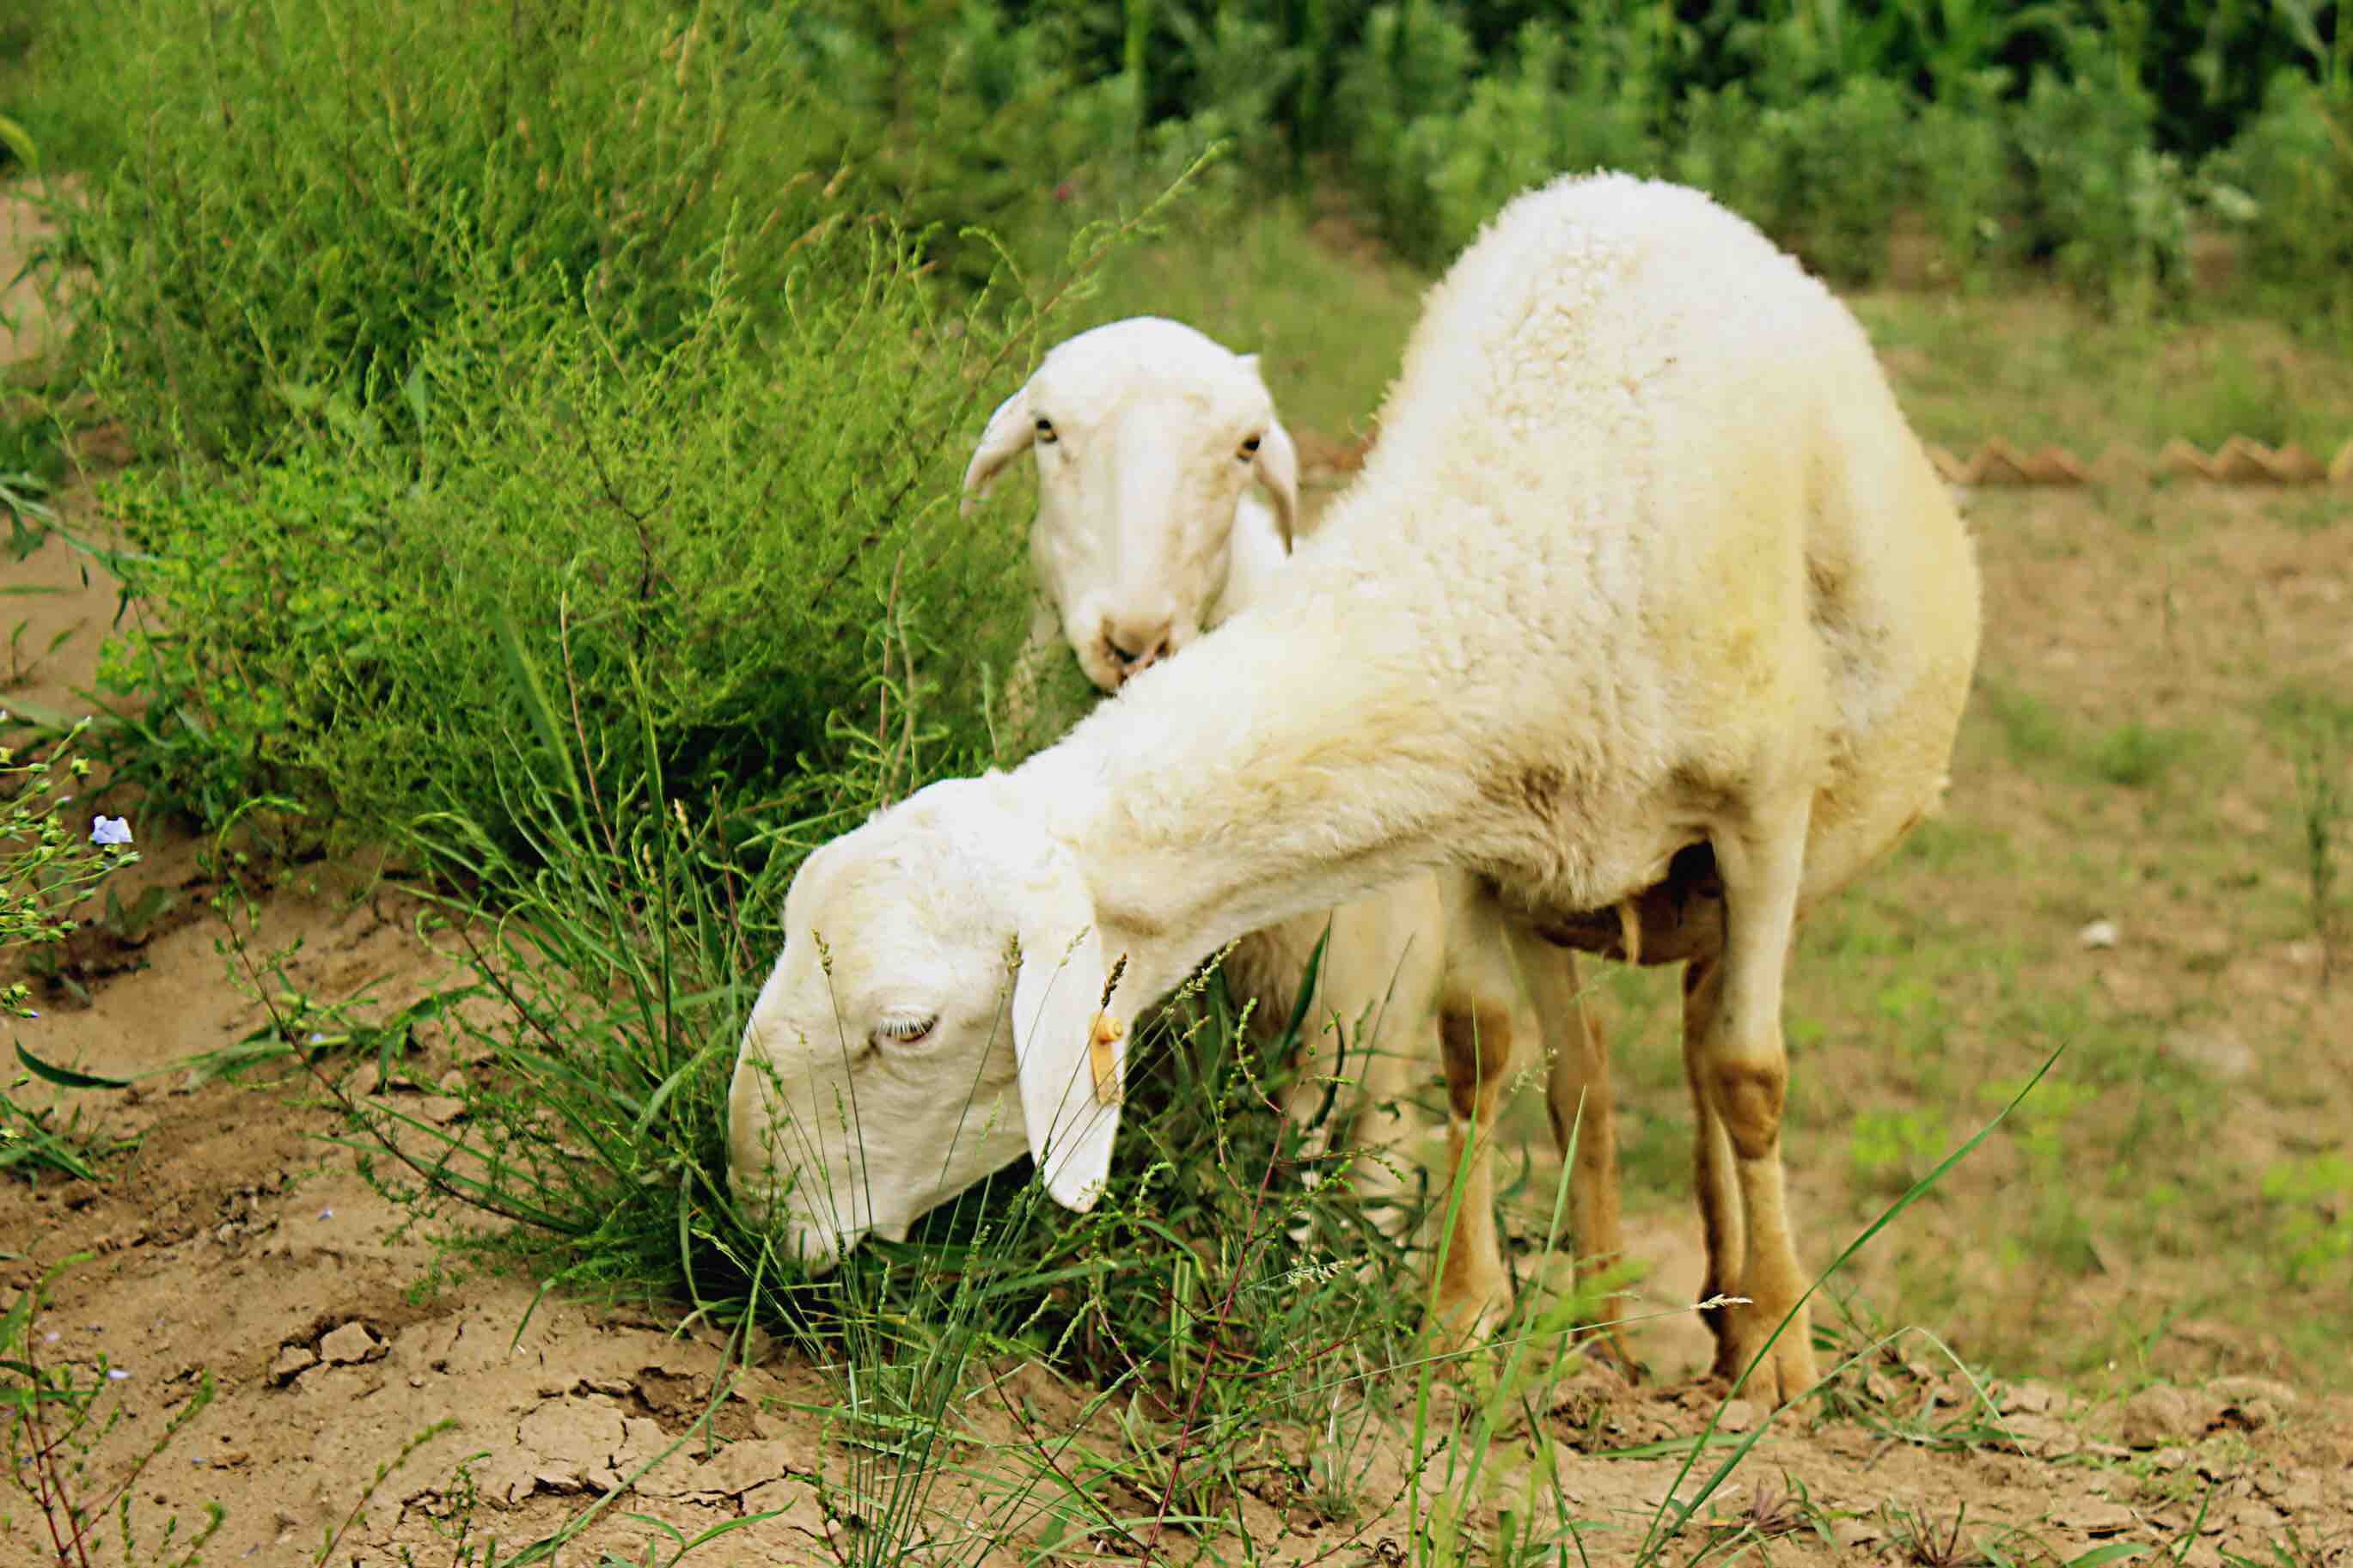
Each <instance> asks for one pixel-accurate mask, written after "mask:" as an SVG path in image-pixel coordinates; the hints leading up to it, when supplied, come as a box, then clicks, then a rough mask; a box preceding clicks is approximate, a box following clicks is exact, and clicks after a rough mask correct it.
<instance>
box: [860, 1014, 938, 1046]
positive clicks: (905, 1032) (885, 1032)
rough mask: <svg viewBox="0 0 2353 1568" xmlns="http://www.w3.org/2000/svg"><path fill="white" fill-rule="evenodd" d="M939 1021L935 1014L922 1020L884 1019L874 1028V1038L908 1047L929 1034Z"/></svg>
mask: <svg viewBox="0 0 2353 1568" xmlns="http://www.w3.org/2000/svg"><path fill="white" fill-rule="evenodd" d="M939 1021H940V1020H939V1016H938V1015H936V1014H934V1015H931V1016H926V1017H922V1018H885V1019H883V1020H882V1021H881V1023H879V1024H877V1025H875V1026H874V1037H875V1038H877V1039H881V1040H896V1041H898V1042H899V1043H900V1044H901V1045H908V1044H911V1043H913V1041H916V1040H920V1039H922V1038H923V1037H924V1036H926V1035H928V1034H930V1033H931V1032H932V1028H933V1026H934V1025H936V1024H937V1023H938V1022H939Z"/></svg>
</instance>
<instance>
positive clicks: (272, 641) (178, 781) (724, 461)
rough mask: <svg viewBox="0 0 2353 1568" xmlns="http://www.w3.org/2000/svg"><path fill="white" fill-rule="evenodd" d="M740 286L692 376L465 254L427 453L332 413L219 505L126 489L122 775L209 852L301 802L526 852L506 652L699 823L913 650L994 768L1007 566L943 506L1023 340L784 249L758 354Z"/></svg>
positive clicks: (819, 732) (197, 494)
mask: <svg viewBox="0 0 2353 1568" xmlns="http://www.w3.org/2000/svg"><path fill="white" fill-rule="evenodd" d="M453 243H458V242H453ZM737 254H738V250H737V247H734V246H733V245H730V244H727V243H724V242H723V243H721V244H720V245H719V246H717V247H714V248H713V250H712V253H711V254H710V255H709V256H707V257H705V258H702V259H701V261H700V263H699V265H698V271H699V272H700V273H701V274H702V276H704V277H705V279H706V282H705V285H704V287H705V289H706V295H705V298H704V300H703V301H702V303H701V304H699V305H696V306H694V307H692V308H691V309H690V310H686V311H685V312H684V315H683V320H682V323H681V333H680V341H679V342H677V343H676V345H675V346H673V347H671V348H670V349H668V350H666V351H663V352H659V353H656V352H653V351H650V350H648V349H644V348H640V349H638V351H636V352H634V353H623V352H622V351H621V350H620V349H619V347H618V346H617V342H616V341H615V338H614V336H613V335H612V334H611V333H609V332H608V331H607V330H606V325H605V321H604V320H603V318H602V317H601V316H600V314H599V313H598V312H596V311H594V310H587V309H585V308H577V307H567V306H565V305H562V304H560V303H552V302H551V301H550V298H549V296H548V295H547V293H546V292H545V291H544V290H542V289H534V288H533V287H531V285H530V283H529V282H528V280H526V281H524V282H522V283H520V284H512V283H510V282H508V281H506V280H505V279H503V277H502V274H503V273H504V271H505V263H504V258H503V257H501V256H499V255H497V254H495V253H491V254H485V253H484V250H483V249H482V248H480V247H478V248H476V249H475V250H474V252H473V253H472V260H471V261H470V262H467V261H462V260H461V261H456V262H452V263H450V264H449V265H450V270H451V274H452V276H453V277H458V278H460V279H469V280H470V283H469V288H470V292H469V293H467V294H465V295H463V296H461V298H460V299H459V301H458V302H457V303H456V305H455V306H454V307H453V309H452V310H450V312H448V316H447V317H446V318H445V320H444V321H443V322H442V324H441V329H440V331H438V333H437V334H436V335H435V337H434V338H433V340H432V341H431V342H429V343H427V344H425V345H421V346H420V348H419V350H418V351H417V366H416V369H415V371H414V373H413V374H412V375H411V377H410V378H409V380H408V381H407V382H406V384H404V387H403V389H402V402H403V405H404V406H403V411H402V413H401V415H400V416H399V417H400V419H401V420H402V421H403V422H404V423H405V424H406V425H407V426H410V427H411V428H412V429H413V430H414V432H415V434H414V435H413V437H411V439H410V440H408V441H406V442H396V441H395V440H393V439H392V438H391V437H390V436H389V435H388V434H387V431H386V427H387V426H388V425H389V424H390V423H391V421H390V420H388V419H384V418H379V417H378V416H376V415H375V414H374V413H372V412H370V411H368V410H366V409H364V408H361V407H359V406H357V405H354V404H353V403H351V402H349V401H346V400H343V399H342V398H341V397H340V395H336V396H332V397H328V398H324V399H322V400H320V402H319V404H318V406H317V410H316V412H315V413H311V414H303V415H300V416H297V417H296V418H295V419H294V420H293V421H291V425H292V428H291V429H290V432H289V433H288V434H287V435H286V436H285V437H283V440H284V441H285V443H286V445H287V447H288V452H287V457H286V460H285V461H283V462H282V463H280V464H276V465H272V466H270V467H269V468H262V469H259V470H256V471H254V472H252V473H250V474H248V476H247V477H246V478H245V479H243V480H242V481H240V482H238V483H237V484H236V485H234V486H216V485H211V484H206V483H196V482H191V481H189V480H187V479H184V478H174V477H169V476H162V475H156V474H152V473H151V474H147V475H134V476H132V477H130V478H128V479H125V480H123V481H122V482H121V484H120V485H119V486H118V487H117V488H116V489H114V490H113V491H112V492H111V501H112V504H113V505H114V507H115V508H116V510H118V511H119V512H120V513H121V516H122V519H123V521H124V524H125V527H126V529H127V531H128V532H129V534H130V536H131V538H132V541H133V542H135V544H136V545H137V547H138V553H137V554H134V555H131V556H128V557H126V558H125V559H124V560H123V561H122V562H121V563H120V564H119V567H118V569H119V570H120V571H121V572H123V573H124V574H126V576H127V580H128V583H129V585H130V587H131V589H132V591H133V592H134V593H135V594H136V595H140V596H141V597H142V599H145V600H149V601H153V603H154V604H156V605H159V606H160V607H161V611H162V614H161V615H160V616H157V617H153V618H151V619H150V621H149V622H148V624H146V625H144V626H143V627H142V628H141V629H138V630H136V631H134V632H133V633H132V635H131V636H130V637H128V638H127V639H125V641H124V642H123V643H122V644H121V646H119V647H116V648H115V649H114V650H113V651H112V652H111V655H110V661H109V665H108V668H107V669H106V671H105V672H104V679H105V680H106V682H107V684H108V685H109V687H110V688H111V689H113V690H115V691H118V692H122V693H125V694H130V693H144V694H146V695H147V696H148V697H149V699H150V700H149V702H148V705H147V707H146V710H145V711H146V714H147V717H146V718H145V719H143V720H142V721H140V732H138V733H135V734H133V735H132V736H131V737H129V738H128V739H127V741H126V742H124V743H123V744H121V747H120V749H121V752H123V755H122V758H121V761H122V764H123V765H124V766H126V767H129V768H132V769H133V770H134V771H135V770H140V769H145V770H147V771H148V773H150V774H151V775H152V776H150V777H149V778H148V780H147V781H146V782H148V783H149V784H151V785H153V786H155V787H159V788H161V789H163V790H164V791H165V792H167V793H168V794H169V795H171V796H172V798H174V800H176V801H177V802H179V803H180V804H182V805H185V806H187V807H189V808H190V809H193V810H194V811H195V813H196V814H197V815H198V816H201V817H203V818H204V819H206V820H207V821H215V822H217V821H220V820H222V819H224V818H225V817H226V816H227V815H228V814H229V813H231V812H233V811H234V810H236V809H237V805H239V804H240V803H241V802H242V801H243V800H246V799H248V798H251V797H252V796H254V795H260V794H265V793H273V792H285V793H290V794H292V795H295V796H297V797H298V798H300V799H302V800H304V801H306V802H308V803H311V804H313V805H322V806H326V807H329V808H331V809H332V811H334V812H335V813H337V814H338V815H340V816H346V817H349V818H351V819H353V820H354V821H356V822H358V823H360V824H362V825H364V826H371V827H379V826H383V825H386V824H398V823H402V822H406V821H409V820H413V819H414V818H415V817H417V816H418V815H419V814H421V813H425V812H430V811H448V812H453V813H456V814H458V815H459V816H461V817H463V818H464V819H466V820H467V821H470V822H471V823H474V824H476V825H479V826H480V830H481V831H483V832H486V833H488V834H490V835H491V837H494V838H496V839H498V840H499V841H500V842H502V843H508V844H512V842H514V824H513V821H512V805H511V803H510V802H509V801H508V800H507V799H506V798H505V797H504V796H503V795H502V794H501V782H500V781H501V772H502V768H503V766H504V765H505V764H506V763H510V762H511V761H512V757H513V755H514V749H515V747H516V746H517V745H518V744H519V743H520V738H521V737H522V736H524V735H525V734H526V733H527V732H528V725H527V720H528V717H529V716H528V714H526V713H525V712H524V711H523V710H522V709H520V708H519V707H518V706H517V695H516V690H515V688H514V686H513V684H512V680H511V679H509V661H510V658H511V657H512V652H511V644H512V643H514V642H520V643H521V644H522V645H523V646H528V647H534V648H541V649H554V650H556V656H557V657H560V658H561V659H562V661H563V662H564V664H565V668H568V669H569V670H571V671H572V672H573V673H574V674H575V676H576V677H577V679H578V681H579V685H580V689H581V691H582V692H583V696H582V699H581V700H580V703H579V705H578V707H577V709H576V710H572V711H568V712H566V713H565V715H564V719H565V723H566V725H567V726H568V727H571V728H574V729H576V730H577V731H579V732H580V733H581V734H582V735H583V736H584V737H585V738H586V743H587V744H588V745H589V747H590V748H591V750H592V752H593V753H594V754H595V755H596V757H597V758H598V759H600V761H601V762H605V763H610V764H611V765H613V766H615V767H617V768H618V769H619V770H620V771H621V773H622V774H623V776H641V775H643V774H645V773H650V772H654V771H659V773H661V774H662V776H664V777H666V778H668V779H669V780H670V784H671V787H672V788H673V789H675V790H676V791H677V793H678V794H679V795H681V796H682V797H684V798H689V799H693V800H696V801H708V800H710V799H711V798H712V795H718V796H721V797H723V798H724V799H726V800H729V801H744V800H750V799H754V798H757V797H758V796H759V795H762V794H763V793H764V792H767V791H770V790H773V789H774V788H775V787H776V786H777V784H778V783H779V781H780V780H782V779H784V778H786V776H788V775H790V774H793V773H795V772H796V771H797V769H798V768H799V766H800V764H801V763H802V762H803V761H804V759H806V760H807V761H808V762H809V763H811V764H812V765H814V766H818V767H820V768H822V766H823V765H825V760H826V759H828V758H829V757H834V758H838V756H839V753H840V744H839V737H838V736H837V735H836V734H835V733H834V732H833V728H832V726H833V725H834V724H835V722H836V721H837V718H838V716H839V715H843V714H848V713H851V712H856V713H860V714H866V713H871V710H872V694H871V691H870V689H869V683H870V681H871V679H873V678H874V676H875V675H876V673H877V671H878V670H887V669H889V668H892V659H893V658H895V659H896V660H897V661H898V668H900V669H901V670H903V669H904V668H906V664H907V658H908V654H909V652H910V650H911V648H912V647H914V646H919V645H920V644H921V642H922V641H923V639H925V638H929V637H938V638H941V639H944V640H945V639H951V638H952V639H953V643H954V646H955V649H956V652H957V653H958V655H959V656H960V658H959V659H958V660H957V661H956V662H955V664H954V665H953V666H952V667H951V666H949V665H948V664H946V663H945V662H944V661H943V662H942V663H941V664H940V665H938V666H936V668H943V669H944V670H947V671H949V673H947V674H944V676H943V677H942V679H943V680H944V683H945V686H946V690H945V691H944V693H943V694H942V698H941V702H940V710H941V711H942V713H943V715H944V721H947V722H950V723H951V725H952V727H953V728H954V729H955V731H956V733H957V734H958V735H960V736H961V737H963V738H964V739H965V740H966V741H968V742H973V743H974V744H978V743H979V742H980V740H981V738H982V737H983V735H984V733H985V731H983V729H982V725H981V717H980V715H981V681H982V679H983V673H982V672H983V670H984V669H985V668H986V667H987V665H988V663H989V661H990V660H991V659H992V658H996V657H997V656H999V655H1001V654H1002V653H1003V652H1004V651H1005V647H1006V645H1005V640H1004V639H1005V635H1006V634H1005V631H1004V624H1005V623H1008V621H1010V620H1014V619H1018V613H1016V614H1012V615H1008V613H1006V611H1005V606H1008V605H1015V606H1018V603H1019V595H1018V592H1017V591H1016V587H1015V584H1016V583H1017V581H1018V579H1017V577H1016V576H1015V574H1016V572H1017V571H1018V542H1017V540H1016V539H1015V538H1014V537H1013V536H1012V535H1011V533H1010V531H974V530H967V529H964V528H960V527H958V526H957V525H956V524H955V517H954V500H953V495H954V491H953V485H954V480H955V474H956V471H957V468H956V465H957V463H958V462H959V461H960V459H961V458H962V456H963V453H962V444H963V439H964V438H965V437H966V436H967V435H968V433H969V426H970V425H971V423H972V420H973V417H974V416H975V414H976V410H980V409H985V408H986V406H987V403H986V401H985V400H986V399H989V398H993V397H996V396H999V395H1003V394H1004V393H1005V392H1007V391H1009V390H1010V384H1011V382H1012V380H1013V379H1014V378H1015V377H1016V376H1017V375H1018V374H1019V373H1020V371H1022V370H1023V369H1025V368H1026V366H1025V365H1024V364H1022V363H1017V362H1016V361H1015V358H1014V353H1013V351H1014V349H1015V347H1016V346H1017V344H1020V343H1027V342H1030V341H1031V340H1030V339H1029V338H1028V337H1027V336H1026V335H1023V336H1021V337H1018V338H1013V337H1003V336H1000V335H997V334H996V333H994V332H992V331H988V330H987V327H986V324H985V321H984V320H983V318H982V317H981V316H980V314H979V313H978V311H977V310H973V311H968V312H967V313H966V314H964V315H956V314H954V313H949V312H944V310H942V309H941V307H940V305H939V302H938V300H937V297H936V296H937V290H936V288H935V286H934V285H933V284H931V283H929V282H928V281H927V280H926V279H924V278H923V276H922V275H921V273H922V268H921V263H920V261H919V260H918V258H916V256H915V255H914V253H913V252H912V251H911V250H910V249H909V248H908V247H906V246H905V244H904V243H903V241H902V239H901V238H900V237H898V236H897V235H896V233H895V231H892V230H891V229H889V228H887V227H886V228H876V227H871V226H866V225H862V224H860V225H852V224H847V223H845V224H842V225H839V226H834V227H832V228H830V229H828V230H826V231H825V232H822V233H820V234H818V235H817V236H816V237H812V238H809V239H808V240H807V243H805V244H803V245H801V246H800V247H797V250H796V251H795V254H794V255H793V257H792V258H791V261H790V266H789V270H787V271H786V274H785V276H784V279H783V282H782V290H781V291H782V294H783V298H784V300H785V301H786V308H785V310H784V311H783V314H782V316H781V319H780V320H778V321H776V322H775V323H774V324H773V325H763V324H762V323H761V320H760V315H759V313H758V312H756V311H755V310H754V308H753V303H752V301H751V300H750V299H749V298H748V297H747V296H748V294H749V292H750V289H751V288H752V284H751V282H750V280H749V279H746V278H745V277H744V275H743V274H742V273H740V272H739V271H737V270H736V268H735V266H734V260H735V257H736V255H737ZM1025 334H1026V329H1025ZM886 605H887V606H889V607H890V609H891V611H892V624H893V625H894V626H896V627H897V628H898V629H897V631H896V632H895V634H894V637H895V638H896V639H897V641H898V643H899V646H898V647H894V648H893V649H892V650H890V651H888V652H886V651H885V650H884V649H883V648H882V647H881V646H880V645H878V644H876V643H875V642H874V641H873V640H872V633H873V630H874V628H875V627H876V626H878V625H880V624H881V621H882V618H883V611H884V609H885V607H886ZM861 722H864V721H861Z"/></svg>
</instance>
